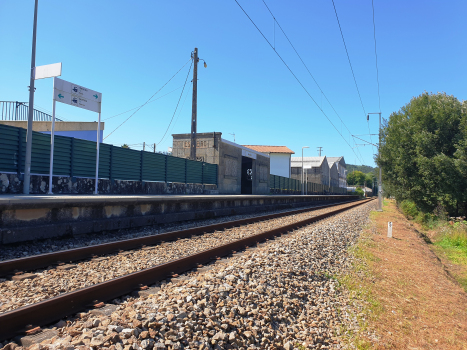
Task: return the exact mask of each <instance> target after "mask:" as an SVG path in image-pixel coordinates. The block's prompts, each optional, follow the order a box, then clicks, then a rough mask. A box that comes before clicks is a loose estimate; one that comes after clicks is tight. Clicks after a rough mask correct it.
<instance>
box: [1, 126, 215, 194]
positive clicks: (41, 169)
mask: <svg viewBox="0 0 467 350" xmlns="http://www.w3.org/2000/svg"><path fill="white" fill-rule="evenodd" d="M25 140H26V130H25V129H22V128H17V127H13V126H7V125H0V171H3V172H11V173H23V172H24V157H25V154H26V142H25ZM49 166H50V135H48V134H42V133H39V132H35V131H34V132H33V134H32V161H31V173H32V174H40V175H48V174H49ZM95 171H96V143H95V142H93V141H87V140H81V139H76V138H73V137H66V136H55V149H54V167H53V174H54V175H61V176H71V177H90V178H92V177H94V176H95ZM99 178H103V179H111V180H113V179H115V180H136V181H161V182H180V183H199V184H215V185H217V165H216V164H209V163H204V162H196V161H192V160H189V159H184V158H177V157H172V156H168V155H164V154H160V153H151V152H145V151H136V150H132V149H127V148H122V147H116V146H112V145H108V144H105V143H101V145H100V147H99Z"/></svg>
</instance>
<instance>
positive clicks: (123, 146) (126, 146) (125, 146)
mask: <svg viewBox="0 0 467 350" xmlns="http://www.w3.org/2000/svg"><path fill="white" fill-rule="evenodd" d="M122 148H128V149H130V146H128V145H127V144H126V143H124V144H123V145H122Z"/></svg>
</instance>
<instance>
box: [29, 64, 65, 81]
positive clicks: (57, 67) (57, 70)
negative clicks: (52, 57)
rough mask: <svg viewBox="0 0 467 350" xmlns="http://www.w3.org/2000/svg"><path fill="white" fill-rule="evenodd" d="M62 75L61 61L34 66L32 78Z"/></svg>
mask: <svg viewBox="0 0 467 350" xmlns="http://www.w3.org/2000/svg"><path fill="white" fill-rule="evenodd" d="M60 75H62V62H59V63H54V64H48V65H45V66H38V67H35V68H34V79H35V80H38V79H45V78H53V77H59V76H60Z"/></svg>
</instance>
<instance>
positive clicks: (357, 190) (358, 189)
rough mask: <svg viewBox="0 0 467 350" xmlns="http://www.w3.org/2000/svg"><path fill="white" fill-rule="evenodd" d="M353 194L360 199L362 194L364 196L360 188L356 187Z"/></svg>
mask: <svg viewBox="0 0 467 350" xmlns="http://www.w3.org/2000/svg"><path fill="white" fill-rule="evenodd" d="M355 193H356V194H358V195H359V196H360V198H361V197H363V194H364V193H363V190H362V189H361V188H360V187H357V188H356V189H355Z"/></svg>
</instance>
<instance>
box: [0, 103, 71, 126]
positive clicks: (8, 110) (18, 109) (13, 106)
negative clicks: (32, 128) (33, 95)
mask: <svg viewBox="0 0 467 350" xmlns="http://www.w3.org/2000/svg"><path fill="white" fill-rule="evenodd" d="M0 111H1V114H0V120H8V121H26V120H28V113H29V106H28V102H18V101H0ZM55 120H56V121H59V122H62V121H63V120H61V119H58V118H57V117H55ZM33 121H40V122H51V121H52V116H51V115H50V114H47V113H45V112H42V111H39V110H37V109H34V114H33Z"/></svg>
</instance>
